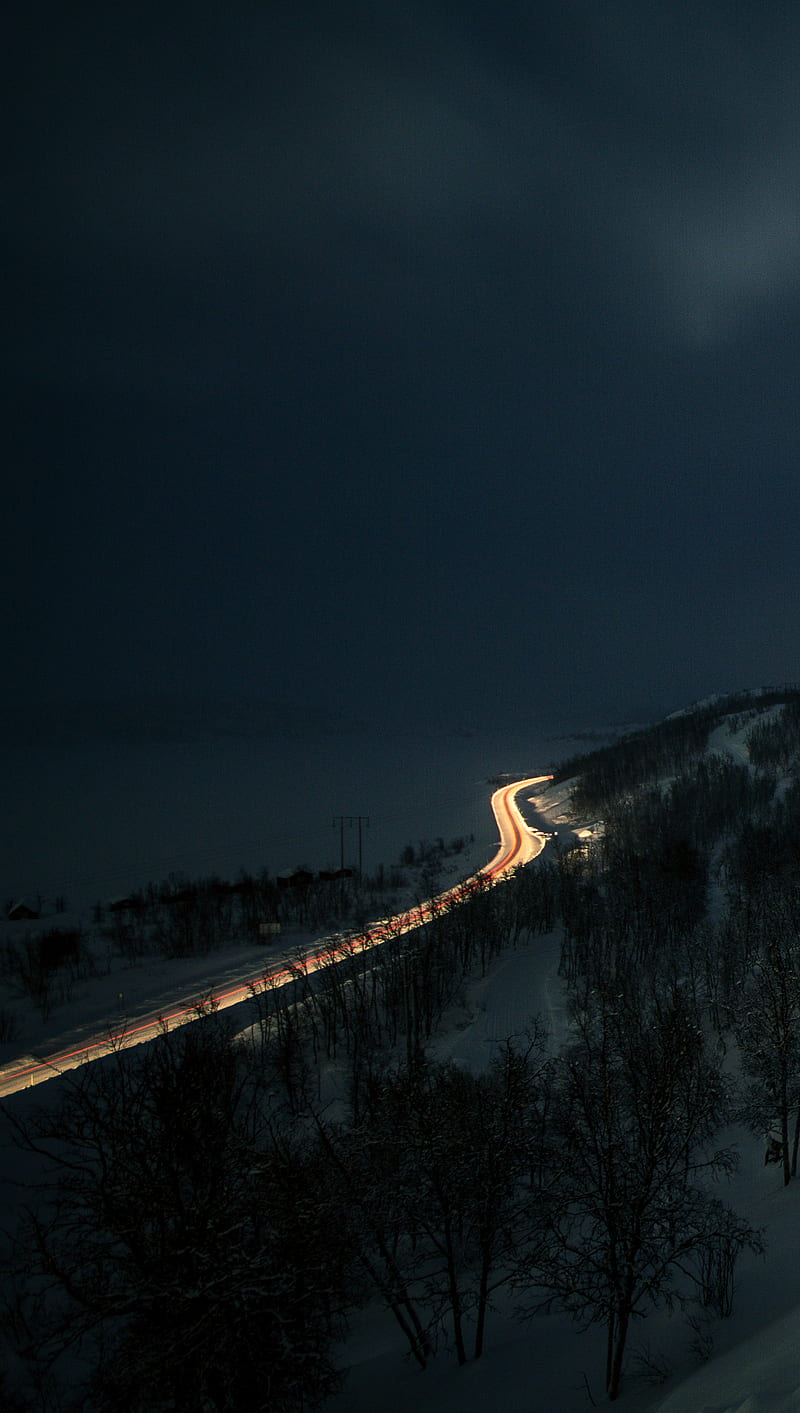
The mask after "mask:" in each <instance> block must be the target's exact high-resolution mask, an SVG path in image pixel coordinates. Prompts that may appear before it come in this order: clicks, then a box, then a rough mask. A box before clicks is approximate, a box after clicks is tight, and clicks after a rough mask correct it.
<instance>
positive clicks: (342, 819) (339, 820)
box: [333, 814, 369, 883]
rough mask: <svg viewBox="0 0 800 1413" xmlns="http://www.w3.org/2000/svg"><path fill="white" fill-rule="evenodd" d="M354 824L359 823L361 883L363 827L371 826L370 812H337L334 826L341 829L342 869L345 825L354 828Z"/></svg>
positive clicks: (340, 865)
mask: <svg viewBox="0 0 800 1413" xmlns="http://www.w3.org/2000/svg"><path fill="white" fill-rule="evenodd" d="M354 824H357V825H358V881H359V883H360V882H361V875H362V872H363V845H362V828H363V827H364V826H366V827H367V828H369V815H368V814H337V815H336V817H335V819H334V821H333V827H334V829H338V830H339V867H340V869H343V868H344V827H345V825H347V827H348V829H352V827H353V825H354Z"/></svg>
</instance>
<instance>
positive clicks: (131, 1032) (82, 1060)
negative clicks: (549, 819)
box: [0, 775, 552, 1096]
mask: <svg viewBox="0 0 800 1413" xmlns="http://www.w3.org/2000/svg"><path fill="white" fill-rule="evenodd" d="M551 779H552V776H550V775H534V776H530V777H528V778H527V779H525V780H514V781H511V782H510V783H509V784H507V785H503V786H501V787H500V789H498V790H495V792H494V794H493V795H492V799H491V804H492V811H493V813H494V817H495V820H496V821H497V827H498V830H499V833H500V844H499V848H498V850H497V853H496V854H495V856H494V858H493V859H492V860H491V861H490V862H489V863H487V864H485V865H484V866H483V868H481V869H479V870H478V872H477V873H475V874H473V875H472V876H471V877H470V878H466V879H464V880H462V882H460V883H457V884H455V885H454V886H453V887H452V888H447V889H446V890H445V891H444V892H443V893H438V894H437V895H436V897H434V898H430V899H428V901H427V902H424V903H420V904H417V905H415V906H414V907H411V908H407V909H405V910H404V911H403V912H401V913H396V914H395V915H394V916H393V917H390V918H384V919H383V920H382V921H380V922H374V923H371V924H370V926H369V927H368V928H367V930H366V931H365V932H364V933H362V934H356V935H355V936H353V935H350V936H341V937H328V938H325V939H324V941H322V942H320V943H317V944H316V948H318V950H316V948H315V950H312V951H310V952H309V953H307V954H305V955H303V956H302V957H300V958H298V959H297V960H296V961H295V962H293V963H291V964H288V963H284V964H283V965H282V966H281V965H278V966H277V967H276V968H275V970H274V971H272V972H267V973H265V972H264V970H263V968H262V969H261V971H259V972H255V973H254V974H253V975H252V976H248V977H246V978H244V979H243V980H238V981H237V982H236V983H235V984H234V985H232V986H230V987H229V988H227V989H225V990H222V991H220V992H215V993H214V994H213V996H212V997H211V998H209V995H208V993H207V992H206V993H205V995H204V996H202V997H197V998H196V999H195V1000H194V1001H189V1002H185V1003H184V1004H183V1005H181V1006H180V1007H179V1008H178V1009H176V1010H170V1011H167V1012H165V1011H157V1012H152V1011H151V1012H150V1013H149V1014H147V1015H143V1016H140V1017H138V1018H137V1019H136V1020H133V1021H131V1022H130V1023H129V1024H128V1025H126V1026H125V1028H124V1029H123V1030H120V1031H119V1032H117V1033H115V1034H111V1033H109V1032H108V1031H106V1032H105V1033H104V1034H103V1035H102V1036H95V1037H94V1038H93V1039H91V1040H87V1041H82V1042H81V1043H80V1044H79V1045H77V1046H74V1047H67V1048H65V1049H62V1050H58V1051H57V1052H56V1053H54V1054H52V1055H48V1056H46V1057H44V1058H37V1057H35V1056H33V1055H28V1056H24V1057H21V1058H20V1059H18V1060H13V1061H11V1062H10V1063H9V1064H7V1065H4V1066H3V1067H2V1069H0V1096H5V1095H9V1094H14V1093H16V1092H17V1090H20V1089H29V1088H30V1087H31V1086H32V1085H35V1084H41V1083H42V1081H44V1080H46V1079H52V1078H54V1077H55V1076H57V1075H59V1074H63V1073H64V1072H65V1071H66V1070H71V1069H76V1068H77V1067H78V1066H79V1065H84V1064H87V1063H88V1062H89V1061H90V1060H97V1059H100V1058H101V1057H102V1056H104V1055H108V1054H109V1053H110V1052H111V1051H112V1050H121V1049H126V1048H128V1047H129V1046H131V1045H138V1044H141V1043H142V1042H143V1041H146V1040H154V1039H155V1038H156V1037H157V1036H158V1035H163V1033H164V1031H165V1030H171V1029H174V1028H175V1027H176V1026H179V1025H184V1024H185V1023H186V1022H187V1021H191V1020H196V1019H197V1017H198V1015H199V1014H201V1013H202V1007H203V1006H204V1005H208V1004H211V1005H212V1006H213V1008H214V1009H215V1010H224V1009H226V1008H227V1007H228V1006H236V1005H238V1004H239V1003H240V1002H242V1001H247V1000H248V999H249V998H250V997H251V996H252V989H253V987H264V986H266V987H269V988H270V989H271V990H277V989H279V988H280V987H282V986H286V985H288V984H289V983H290V982H291V981H293V980H295V979H296V977H297V976H298V974H299V973H300V972H302V973H305V974H310V973H312V972H315V971H319V970H320V969H321V968H322V967H326V966H330V965H332V964H333V963H335V962H337V961H340V960H343V959H344V958H345V957H347V956H352V955H353V954H354V953H358V952H364V951H367V950H369V949H370V948H372V947H377V946H379V945H380V944H381V943H382V942H386V941H388V939H389V938H392V937H400V936H402V935H403V934H404V933H406V932H412V931H413V930H414V928H417V927H420V926H421V925H422V924H423V923H425V922H429V921H430V920H431V919H432V918H434V917H436V916H437V915H438V914H439V913H441V912H442V911H443V910H444V909H446V908H451V907H455V906H457V905H458V904H459V903H461V902H464V901H465V900H466V899H467V898H468V897H469V896H470V894H471V893H474V892H476V891H478V890H479V889H481V888H485V887H487V886H491V885H492V884H494V883H498V882H500V880H501V879H503V878H505V877H507V876H508V874H510V873H513V871H514V869H516V868H519V867H521V866H522V865H523V864H526V863H529V862H530V860H531V859H534V858H536V857H537V856H538V855H539V854H540V853H541V852H542V849H543V848H544V846H545V842H546V838H547V836H546V835H544V834H542V833H540V832H539V831H538V830H535V829H531V828H530V827H529V826H528V825H527V824H526V823H525V820H524V819H523V817H522V814H521V811H520V809H519V806H518V804H517V796H518V795H520V794H521V793H522V791H523V790H526V789H533V788H534V787H536V786H541V785H543V784H545V783H546V782H547V781H549V780H551Z"/></svg>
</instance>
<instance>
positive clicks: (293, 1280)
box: [5, 1018, 347, 1413]
mask: <svg viewBox="0 0 800 1413" xmlns="http://www.w3.org/2000/svg"><path fill="white" fill-rule="evenodd" d="M8 1117H9V1119H10V1121H11V1123H12V1126H13V1128H14V1130H15V1132H16V1137H17V1141H18V1142H19V1143H20V1144H21V1145H22V1146H23V1147H24V1148H25V1149H26V1150H27V1151H28V1152H29V1153H32V1154H35V1155H38V1157H39V1158H40V1159H41V1160H42V1161H43V1175H42V1180H41V1185H40V1187H39V1188H38V1189H37V1190H35V1191H31V1192H30V1193H29V1195H28V1198H27V1201H26V1203H25V1205H24V1208H23V1212H22V1220H21V1224H20V1228H19V1230H18V1232H17V1233H16V1239H15V1242H14V1246H13V1255H12V1263H11V1270H10V1272H9V1282H8V1283H7V1285H6V1292H5V1294H6V1313H7V1320H8V1324H9V1327H10V1329H11V1330H12V1332H13V1336H14V1345H15V1349H16V1352H17V1355H18V1357H21V1358H22V1359H23V1360H24V1361H25V1363H26V1364H27V1366H28V1368H29V1370H30V1371H31V1373H32V1375H33V1376H34V1378H36V1377H38V1376H39V1375H40V1374H41V1371H42V1370H53V1371H57V1370H58V1368H59V1366H60V1364H61V1362H62V1361H63V1359H64V1357H65V1356H67V1355H69V1356H70V1358H71V1359H72V1361H73V1363H72V1366H71V1373H70V1378H71V1379H73V1380H74V1368H75V1362H74V1361H75V1359H76V1358H77V1359H78V1360H79V1365H78V1367H80V1368H81V1372H82V1376H83V1377H82V1380H81V1385H80V1388H75V1389H74V1391H71V1392H70V1393H69V1395H67V1394H64V1397H65V1400H66V1401H65V1402H64V1403H63V1404H62V1405H61V1406H63V1407H64V1408H71V1407H72V1406H75V1407H76V1408H79V1407H82V1408H88V1409H93V1410H106V1409H109V1410H110V1409H112V1408H113V1409H126V1410H131V1413H133V1411H134V1410H136V1413H143V1410H147V1409H154V1408H161V1407H166V1406H169V1407H172V1408H175V1409H176V1410H185V1413H196V1410H198V1409H201V1408H202V1409H207V1410H209V1413H211V1410H220V1413H222V1410H233V1409H240V1408H252V1409H264V1410H266V1409H269V1410H270V1413H271V1411H272V1410H287V1413H288V1410H297V1409H309V1408H312V1407H315V1406H316V1405H317V1403H318V1402H319V1401H321V1399H322V1398H323V1397H324V1396H325V1394H326V1393H327V1392H328V1391H330V1389H331V1388H332V1387H333V1386H334V1385H335V1382H336V1379H335V1374H334V1370H333V1367H332V1364H331V1362H330V1360H329V1358H328V1345H329V1342H330V1340H331V1338H332V1334H333V1332H334V1330H335V1329H336V1327H337V1319H338V1317H339V1314H340V1311H341V1308H342V1302H343V1300H344V1293H343V1292H344V1287H345V1284H346V1281H345V1273H346V1267H347V1257H346V1253H345V1251H344V1249H343V1247H342V1244H341V1242H340V1241H339V1240H338V1230H339V1229H338V1226H337V1224H336V1223H335V1222H333V1221H331V1220H330V1217H329V1214H328V1212H327V1209H326V1197H325V1188H324V1185H323V1184H322V1182H321V1181H320V1179H319V1175H318V1174H317V1173H315V1172H314V1171H313V1163H314V1156H313V1151H312V1150H311V1149H307V1148H304V1147H303V1146H300V1145H299V1144H298V1142H297V1141H295V1140H293V1139H292V1140H290V1138H289V1136H288V1135H287V1134H283V1135H280V1136H277V1135H276V1134H275V1133H274V1132H273V1130H272V1129H271V1127H270V1124H269V1121H268V1109H267V1106H266V1105H265V1103H264V1096H263V1095H262V1093H261V1087H260V1078H259V1069H258V1067H257V1066H255V1065H253V1064H252V1063H251V1057H250V1056H248V1053H247V1050H246V1048H245V1047H244V1046H242V1045H241V1044H235V1043H234V1042H232V1041H231V1039H230V1038H229V1036H228V1035H227V1034H226V1033H225V1030H224V1028H223V1027H222V1026H221V1025H220V1023H219V1021H218V1020H217V1019H215V1018H208V1019H205V1020H201V1021H198V1022H197V1023H196V1024H194V1025H192V1026H188V1027H185V1028H184V1029H182V1030H181V1031H179V1032H177V1033H176V1034H174V1035H168V1036H165V1037H163V1038H162V1039H161V1040H159V1041H157V1042H155V1043H153V1044H151V1045H148V1046H143V1047H141V1050H140V1051H138V1052H133V1054H128V1053H125V1054H117V1055H113V1056H111V1057H109V1059H108V1060H106V1061H103V1062H98V1063H96V1064H93V1065H91V1066H86V1067H85V1068H84V1069H82V1070H80V1071H78V1072H77V1077H76V1078H75V1079H70V1080H68V1081H67V1082H66V1083H65V1085H64V1092H63V1096H62V1098H61V1099H60V1101H59V1102H58V1103H57V1104H56V1106H55V1107H54V1108H52V1110H51V1109H44V1108H43V1109H41V1110H39V1111H38V1112H37V1113H36V1115H35V1116H34V1117H33V1118H32V1119H30V1120H26V1121H25V1122H21V1121H19V1120H15V1119H14V1117H13V1114H12V1113H10V1112H9V1114H8ZM73 1399H74V1404H73V1401H71V1400H73Z"/></svg>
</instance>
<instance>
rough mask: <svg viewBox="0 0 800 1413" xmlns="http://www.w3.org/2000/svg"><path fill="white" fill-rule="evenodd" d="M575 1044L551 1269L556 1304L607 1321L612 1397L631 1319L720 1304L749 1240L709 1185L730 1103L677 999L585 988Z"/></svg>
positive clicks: (725, 1155)
mask: <svg viewBox="0 0 800 1413" xmlns="http://www.w3.org/2000/svg"><path fill="white" fill-rule="evenodd" d="M574 1024H575V1031H576V1036H577V1039H576V1041H575V1043H574V1044H573V1045H572V1046H571V1047H570V1048H569V1049H568V1050H567V1051H565V1053H564V1054H563V1056H562V1057H561V1058H560V1060H559V1062H558V1080H557V1086H556V1104H555V1107H554V1114H553V1122H554V1127H555V1133H556V1135H557V1137H558V1139H559V1142H560V1145H561V1150H562V1153H563V1156H564V1159H565V1163H564V1168H563V1171H562V1173H561V1175H560V1179H559V1185H558V1198H557V1200H556V1201H554V1203H553V1208H552V1213H551V1216H552V1230H553V1244H552V1247H551V1251H550V1259H549V1264H548V1265H547V1267H546V1269H545V1271H544V1274H543V1275H542V1273H541V1272H539V1273H538V1275H537V1276H536V1279H538V1280H539V1281H540V1283H541V1286H542V1287H543V1288H544V1293H543V1294H542V1295H541V1297H540V1298H539V1297H538V1296H530V1297H529V1302H528V1303H529V1306H530V1307H531V1308H533V1307H536V1306H537V1301H538V1308H547V1307H548V1306H551V1305H552V1304H554V1303H557V1304H559V1305H560V1306H562V1307H563V1308H566V1309H568V1310H571V1311H572V1312H573V1313H574V1314H575V1315H576V1316H577V1317H579V1318H581V1319H582V1320H584V1321H585V1322H586V1323H587V1324H590V1323H594V1322H596V1321H602V1322H604V1323H605V1326H606V1331H607V1348H606V1371H605V1373H606V1389H607V1392H608V1396H609V1398H612V1399H613V1398H616V1396H617V1394H618V1393H619V1389H620V1383H621V1379H622V1371H623V1360H624V1355H625V1348H626V1343H627V1337H628V1333H629V1329H630V1324H631V1321H632V1320H634V1319H636V1318H638V1317H640V1316H642V1315H644V1314H646V1312H647V1310H648V1308H651V1307H652V1306H654V1305H657V1304H659V1303H662V1304H664V1303H665V1304H669V1303H671V1302H672V1301H673V1300H674V1299H676V1298H681V1299H684V1298H688V1297H689V1296H691V1295H692V1293H694V1294H695V1295H696V1296H697V1297H698V1298H699V1299H700V1300H701V1301H705V1303H708V1304H715V1305H717V1307H721V1306H722V1305H724V1304H725V1303H726V1302H727V1303H729V1297H730V1290H729V1289H727V1290H726V1291H721V1290H720V1289H719V1285H720V1273H722V1275H724V1280H725V1281H726V1282H728V1284H730V1282H731V1281H732V1273H733V1265H734V1263H735V1258H736V1256H737V1255H738V1253H739V1251H740V1250H741V1249H742V1248H743V1247H744V1246H745V1245H747V1244H750V1245H757V1238H756V1236H755V1235H754V1233H753V1232H752V1231H751V1230H750V1228H749V1227H748V1226H747V1224H746V1223H745V1222H744V1221H742V1220H740V1219H739V1218H738V1217H737V1216H735V1215H734V1213H732V1212H731V1211H730V1210H729V1209H727V1208H726V1207H725V1206H724V1205H723V1204H722V1202H720V1201H719V1200H718V1199H717V1198H716V1197H715V1196H714V1195H713V1192H712V1190H711V1188H710V1186H709V1183H710V1181H711V1180H712V1179H714V1178H715V1177H716V1176H717V1175H720V1174H723V1173H726V1172H729V1171H731V1169H732V1168H733V1166H734V1164H735V1155H734V1153H733V1152H732V1151H731V1150H729V1149H725V1148H715V1147H714V1143H713V1140H714V1136H715V1134H716V1133H717V1132H718V1131H719V1128H720V1126H721V1125H722V1123H723V1122H724V1121H725V1117H726V1114H727V1112H728V1099H727V1094H726V1088H725V1084H724V1082H723V1079H722V1076H721V1074H720V1072H719V1069H718V1067H717V1066H716V1064H715V1063H714V1062H712V1060H711V1059H710V1058H709V1056H708V1055H707V1052H706V1047H705V1044H704V1040H703V1036H702V1033H701V1030H700V1028H699V1026H698V1024H697V1021H696V1018H695V1016H694V1014H693V1012H692V1010H691V1007H690V1006H689V1005H688V1004H687V1001H686V1000H685V998H684V996H683V995H682V993H681V991H680V989H675V990H674V991H673V992H672V994H670V995H667V996H666V997H664V996H657V995H655V994H650V995H649V996H648V995H647V994H644V993H643V991H642V989H641V988H639V987H637V986H635V985H634V984H633V983H632V982H631V981H630V980H627V981H623V980H621V979H619V978H617V979H616V980H615V981H614V982H613V983H611V982H609V983H608V984H607V985H606V986H605V987H604V988H602V987H595V988H593V989H589V988H586V989H585V990H584V992H583V995H582V996H581V998H580V1001H579V1003H578V1004H577V1005H576V1012H575V1020H574Z"/></svg>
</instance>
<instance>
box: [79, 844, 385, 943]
mask: <svg viewBox="0 0 800 1413" xmlns="http://www.w3.org/2000/svg"><path fill="white" fill-rule="evenodd" d="M406 884H407V876H406V875H405V874H404V873H403V871H402V870H401V869H400V868H397V867H395V868H390V869H386V868H384V867H383V866H381V867H380V868H379V869H377V870H376V872H375V873H374V874H373V875H368V876H365V877H364V878H359V877H358V876H357V875H356V874H355V873H354V872H352V871H351V870H345V871H344V872H341V871H337V873H336V874H331V875H327V874H316V875H315V874H312V873H310V872H308V871H307V870H305V869H298V870H296V872H295V873H294V874H292V875H290V876H289V877H287V878H282V877H281V878H275V877H272V876H271V875H270V873H269V872H268V870H266V869H264V870H262V871H261V872H260V873H257V874H253V873H249V872H247V871H246V870H242V871H241V872H240V874H239V876H238V878H237V879H236V880H235V881H234V882H229V881H228V880H226V879H222V878H219V877H216V876H210V877H206V878H198V879H191V878H188V877H186V876H185V875H180V874H170V876H169V877H168V878H167V879H165V880H163V881H162V882H160V883H150V884H148V885H147V887H145V888H141V889H138V890H136V891H134V892H132V893H130V894H129V895H127V896H126V897H124V898H119V899H116V900H114V901H112V902H111V903H110V904H108V905H105V906H103V905H101V904H97V905H96V907H95V910H94V923H95V925H96V926H98V927H99V928H100V929H101V930H102V933H103V934H104V935H105V936H106V937H107V938H108V940H109V941H110V942H111V943H112V945H113V946H114V948H115V949H116V950H117V952H118V953H119V954H120V955H121V956H122V957H124V958H125V959H126V960H129V961H130V960H134V959H136V958H140V957H145V956H148V955H162V956H167V957H186V956H197V955H200V956H202V955H205V954H207V953H209V952H212V951H215V950H217V949H219V948H222V947H226V946H230V945H231V943H233V942H236V941H241V940H243V939H250V940H252V941H264V940H265V939H266V940H268V939H269V937H270V936H271V935H272V931H273V929H274V930H275V931H279V930H281V929H283V928H292V927H302V928H304V929H309V930H315V929H323V928H333V927H336V926H337V925H340V924H341V921H342V919H343V918H346V917H353V916H356V917H358V916H360V915H363V916H365V917H366V916H368V915H369V913H370V912H371V911H373V910H387V911H388V910H391V908H393V907H394V905H395V902H396V900H397V897H398V895H399V893H400V890H401V889H402V888H403V887H404V886H405V885H406Z"/></svg>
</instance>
